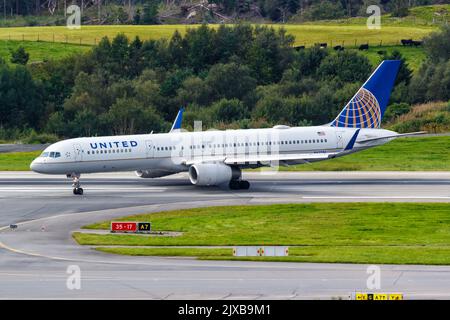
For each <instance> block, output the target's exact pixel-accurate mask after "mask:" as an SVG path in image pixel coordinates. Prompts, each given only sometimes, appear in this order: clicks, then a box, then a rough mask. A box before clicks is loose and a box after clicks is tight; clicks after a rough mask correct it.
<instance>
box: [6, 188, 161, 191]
mask: <svg viewBox="0 0 450 320" xmlns="http://www.w3.org/2000/svg"><path fill="white" fill-rule="evenodd" d="M84 188H85V189H86V190H96V191H98V190H99V191H156V192H162V191H166V190H167V188H152V187H149V188H134V187H130V188H117V187H84ZM67 190H69V191H70V190H72V188H69V187H63V188H58V187H45V188H42V187H35V188H23V187H6V188H2V187H0V191H5V192H8V191H10V192H17V191H24V192H37V191H67Z"/></svg>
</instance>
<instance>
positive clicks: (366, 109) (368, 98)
mask: <svg viewBox="0 0 450 320" xmlns="http://www.w3.org/2000/svg"><path fill="white" fill-rule="evenodd" d="M380 124H381V108H380V104H379V103H378V100H377V98H375V96H374V95H373V94H372V92H370V91H369V90H367V89H365V88H361V89H359V91H358V92H357V93H356V95H355V96H354V97H353V98H352V100H350V102H349V103H348V104H347V106H346V107H345V108H344V110H342V111H341V113H340V114H339V115H338V116H337V118H336V119H335V120H334V121H333V122H332V123H331V125H332V126H335V127H349V128H379V127H380Z"/></svg>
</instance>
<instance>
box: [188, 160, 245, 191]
mask: <svg viewBox="0 0 450 320" xmlns="http://www.w3.org/2000/svg"><path fill="white" fill-rule="evenodd" d="M240 177H241V170H240V169H239V168H237V167H230V166H228V165H226V164H223V163H201V164H194V165H192V166H190V167H189V180H191V183H192V184H194V185H197V186H217V185H220V184H223V183H228V182H230V180H235V179H239V178H240Z"/></svg>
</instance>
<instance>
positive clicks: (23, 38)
mask: <svg viewBox="0 0 450 320" xmlns="http://www.w3.org/2000/svg"><path fill="white" fill-rule="evenodd" d="M24 41H25V35H24V34H23V33H22V42H24Z"/></svg>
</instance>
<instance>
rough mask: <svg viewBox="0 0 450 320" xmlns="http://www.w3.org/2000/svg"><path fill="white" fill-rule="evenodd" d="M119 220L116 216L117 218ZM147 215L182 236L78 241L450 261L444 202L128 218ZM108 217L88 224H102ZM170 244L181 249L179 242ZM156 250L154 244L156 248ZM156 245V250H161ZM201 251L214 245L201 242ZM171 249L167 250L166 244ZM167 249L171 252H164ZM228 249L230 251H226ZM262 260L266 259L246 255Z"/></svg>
mask: <svg viewBox="0 0 450 320" xmlns="http://www.w3.org/2000/svg"><path fill="white" fill-rule="evenodd" d="M118 220H121V219H118ZM122 220H127V221H130V220H132V221H134V220H135V221H151V222H152V226H153V228H154V230H171V231H181V232H183V235H182V236H179V237H136V236H132V235H120V236H117V235H98V234H84V233H74V234H73V237H74V238H75V240H76V241H78V243H80V244H82V245H99V246H105V245H128V246H136V248H102V249H101V250H102V251H104V252H111V253H118V254H133V255H136V254H140V255H141V254H142V255H146V253H148V254H150V255H160V253H161V254H164V252H163V251H165V250H170V249H171V248H170V247H169V248H167V249H166V248H154V249H153V248H139V246H161V245H163V246H207V245H213V246H225V245H227V246H234V245H288V246H292V248H291V249H290V257H287V258H269V260H273V261H277V260H279V261H304V262H354V263H414V264H422V263H423V264H449V263H450V254H449V253H450V245H449V243H450V207H449V205H448V204H446V203H442V204H441V203H427V204H425V203H316V204H283V205H264V206H232V207H213V208H198V209H188V210H176V211H168V212H160V213H153V214H143V215H137V216H131V217H125V218H123V219H122ZM109 223H110V221H104V222H100V223H97V224H93V225H90V226H86V228H91V229H107V228H108V227H109ZM172 249H178V251H177V250H175V251H173V253H174V254H176V255H179V254H182V253H183V250H185V249H183V248H172ZM155 250H156V251H155ZM158 250H159V251H160V252H158ZM191 250H199V249H194V248H192V249H187V251H186V252H188V253H189V256H192V255H195V256H202V258H204V259H235V258H233V257H231V253H229V251H226V250H225V249H220V250H225V251H220V252H221V253H220V256H216V253H215V251H211V252H207V251H202V252H199V253H198V255H197V253H196V252H195V251H191ZM205 250H219V249H206V248H205ZM167 252H168V253H169V252H171V251H167ZM167 255H170V254H167ZM228 255H229V256H228ZM248 259H249V260H264V259H266V260H267V259H268V258H259V257H258V258H248Z"/></svg>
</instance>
